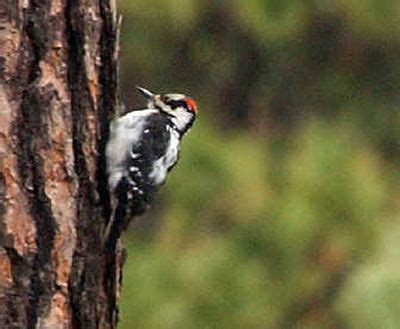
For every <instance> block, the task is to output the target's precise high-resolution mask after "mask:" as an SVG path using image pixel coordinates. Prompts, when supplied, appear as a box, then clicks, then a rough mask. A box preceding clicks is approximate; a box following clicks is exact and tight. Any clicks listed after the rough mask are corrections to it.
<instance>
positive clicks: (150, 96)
mask: <svg viewBox="0 0 400 329" xmlns="http://www.w3.org/2000/svg"><path fill="white" fill-rule="evenodd" d="M136 89H137V90H139V92H140V93H141V94H142V95H143V96H144V97H146V98H147V99H149V100H151V101H152V100H154V96H155V95H154V94H153V93H152V92H150V91H148V90H147V89H145V88H142V87H139V86H136Z"/></svg>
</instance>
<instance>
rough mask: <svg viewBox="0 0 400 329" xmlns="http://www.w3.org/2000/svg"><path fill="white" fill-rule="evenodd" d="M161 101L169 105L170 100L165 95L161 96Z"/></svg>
mask: <svg viewBox="0 0 400 329" xmlns="http://www.w3.org/2000/svg"><path fill="white" fill-rule="evenodd" d="M161 101H162V102H163V103H165V104H168V102H169V98H168V97H167V96H165V95H161Z"/></svg>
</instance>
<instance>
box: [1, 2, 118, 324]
mask: <svg viewBox="0 0 400 329" xmlns="http://www.w3.org/2000/svg"><path fill="white" fill-rule="evenodd" d="M116 43H117V27H116V23H115V5H114V4H113V1H112V0H1V1H0V82H1V83H0V328H52V329H53V328H114V327H115V325H116V321H117V320H116V314H117V307H116V300H117V295H118V289H119V273H120V268H121V252H120V250H119V249H118V246H117V247H115V246H111V248H110V249H109V250H104V248H103V247H102V243H101V232H102V230H103V228H104V225H105V222H106V220H107V218H108V214H109V211H110V210H109V196H108V192H107V181H106V175H105V159H104V156H103V154H104V147H105V141H106V139H107V135H108V122H109V118H110V117H111V116H112V115H113V112H114V110H115V108H116V103H117V96H116V87H117V86H116V84H117V82H116V61H117V59H116V57H117V56H116V47H117V45H116Z"/></svg>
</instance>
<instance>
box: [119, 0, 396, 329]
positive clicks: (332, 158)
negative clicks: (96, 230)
mask: <svg viewBox="0 0 400 329" xmlns="http://www.w3.org/2000/svg"><path fill="white" fill-rule="evenodd" d="M120 7H121V9H122V13H123V14H124V26H123V34H122V57H123V58H122V59H123V61H122V70H121V73H122V82H123V85H122V87H123V90H125V93H124V94H125V98H126V101H127V103H128V104H130V103H132V102H134V103H135V102H138V101H139V98H135V96H134V95H132V92H131V91H128V90H131V89H133V86H134V85H135V84H139V85H143V86H145V87H148V88H150V89H154V90H155V91H161V92H163V91H173V90H174V89H175V90H177V91H178V90H179V91H181V92H184V93H187V94H190V95H191V96H193V97H194V98H195V99H196V100H198V103H199V107H200V115H199V119H198V121H197V122H196V124H195V127H194V128H193V130H192V131H191V132H190V134H189V135H188V137H187V138H185V140H184V142H183V147H182V156H181V158H182V159H181V161H180V163H179V164H178V166H177V167H176V169H174V170H173V172H172V173H171V175H170V177H169V179H168V182H167V184H166V185H165V186H164V187H163V189H162V191H161V194H160V195H159V197H158V200H157V202H156V203H155V205H154V207H153V212H152V213H151V214H150V215H149V216H147V217H146V218H142V219H139V220H138V222H137V223H136V224H135V225H134V229H132V231H131V232H129V233H128V234H127V236H126V237H125V239H126V241H125V242H126V244H127V247H128V254H129V258H128V261H127V264H126V265H125V269H124V278H123V282H124V284H123V290H122V305H121V319H122V321H121V325H120V326H121V328H136V327H137V328H294V327H295V328H338V327H343V326H348V327H350V328H396V325H397V323H399V321H400V319H399V317H398V312H397V310H396V307H395V305H399V304H400V291H399V289H398V288H397V286H398V284H397V283H398V282H399V280H400V272H399V268H398V265H397V264H399V258H398V253H397V252H395V251H396V250H399V242H398V241H399V239H398V237H397V238H396V235H395V234H394V233H392V232H394V231H396V229H397V231H398V226H399V225H398V218H399V207H398V205H397V206H396V200H398V196H399V190H398V187H397V182H398V178H399V176H400V175H399V171H398V168H397V166H398V164H399V158H398V156H397V154H398V141H399V138H400V135H399V134H400V130H399V129H398V126H399V123H400V117H399V113H400V112H399V111H398V108H397V107H398V106H397V104H398V88H397V87H398V86H399V82H400V80H399V79H400V78H399V77H400V74H399V72H400V60H399V58H400V57H399V56H398V49H400V44H399V41H398V40H400V39H399V38H398V37H399V33H400V31H399V27H398V18H399V17H400V16H399V15H400V12H399V9H398V8H399V7H398V5H397V2H396V1H394V0H386V1H380V2H376V1H360V0H351V1H344V0H343V1H303V2H301V1H269V0H268V1H267V0H265V1H262V0H250V1H236V0H234V1H222V0H221V1H211V2H210V1H195V0H187V1H162V0H151V1H148V0H146V1H144V0H138V1H128V0H125V1H120ZM131 95H132V96H131ZM397 204H398V201H397Z"/></svg>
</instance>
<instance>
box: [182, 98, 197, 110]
mask: <svg viewBox="0 0 400 329" xmlns="http://www.w3.org/2000/svg"><path fill="white" fill-rule="evenodd" d="M185 101H186V104H187V105H188V106H189V107H190V108H191V109H192V110H193V112H195V113H197V112H198V110H197V106H196V102H195V101H194V100H193V98H190V97H186V98H185Z"/></svg>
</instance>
